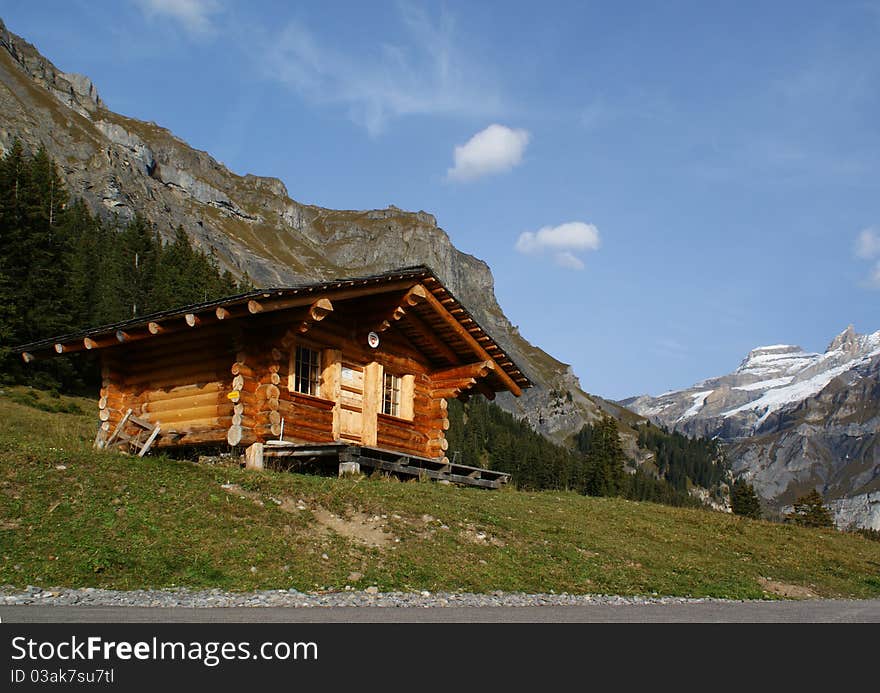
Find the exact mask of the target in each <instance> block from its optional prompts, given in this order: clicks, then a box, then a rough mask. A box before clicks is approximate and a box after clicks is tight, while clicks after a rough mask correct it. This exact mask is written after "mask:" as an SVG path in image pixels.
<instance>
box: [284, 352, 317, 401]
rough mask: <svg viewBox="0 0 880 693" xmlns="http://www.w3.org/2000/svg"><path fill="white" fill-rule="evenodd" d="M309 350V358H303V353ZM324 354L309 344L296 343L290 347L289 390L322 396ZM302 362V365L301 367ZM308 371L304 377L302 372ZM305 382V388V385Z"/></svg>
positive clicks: (311, 395) (309, 395)
mask: <svg viewBox="0 0 880 693" xmlns="http://www.w3.org/2000/svg"><path fill="white" fill-rule="evenodd" d="M305 352H308V355H309V358H308V359H307V360H305V359H302V358H301V354H304V353H305ZM322 360H323V359H322V354H321V350H320V349H315V348H314V347H311V346H309V345H308V344H299V343H297V344H294V345H293V346H292V347H291V349H290V361H289V364H288V373H287V390H288V392H291V393H297V394H300V395H306V396H308V397H321V386H322V381H323V377H322V370H321V367H322V363H321V362H322ZM301 364H302V367H301ZM303 370H307V371H308V375H307V376H306V377H305V379H303V377H302V375H301V372H302V371H303ZM303 382H305V388H306V389H301V388H302V387H303Z"/></svg>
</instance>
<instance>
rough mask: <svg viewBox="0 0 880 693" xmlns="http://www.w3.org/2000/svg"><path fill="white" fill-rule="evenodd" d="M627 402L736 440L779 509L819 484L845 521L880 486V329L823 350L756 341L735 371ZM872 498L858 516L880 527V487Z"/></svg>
mask: <svg viewBox="0 0 880 693" xmlns="http://www.w3.org/2000/svg"><path fill="white" fill-rule="evenodd" d="M622 404H623V405H625V406H627V407H629V408H630V409H632V410H634V411H636V412H637V413H639V414H642V415H643V416H647V417H649V418H650V419H652V420H653V421H655V422H656V423H658V424H661V425H664V426H667V427H668V428H670V429H675V430H678V431H681V432H683V433H686V434H688V435H701V436H709V437H718V438H720V439H721V440H723V441H725V442H727V443H729V445H728V448H727V449H728V458H729V459H730V461H731V463H732V467H733V470H734V473H735V474H737V475H742V476H744V477H746V478H747V479H749V480H750V481H751V482H752V483H753V484H754V485H755V488H756V489H757V490H758V492H759V494H761V495H762V496H763V497H764V498H765V499H766V500H768V501H769V502H770V504H771V505H772V506H775V507H781V506H783V505H785V504H786V503H790V502H791V501H792V500H794V498H795V497H797V496H798V495H800V494H801V493H802V492H804V491H806V490H809V489H810V488H818V489H819V490H820V491H821V492H823V493H824V495H825V496H826V498H827V499H828V500H829V501H832V502H833V503H835V507H836V508H837V507H838V506H840V508H839V513H838V521H839V523H840V524H846V523H847V521H848V520H854V519H855V518H854V517H853V518H849V517H847V511H846V510H845V507H851V506H853V503H852V502H850V501H852V500H853V499H854V498H855V497H856V496H859V497H860V496H861V495H864V494H870V493H871V492H876V491H878V490H880V442H878V441H880V331H878V332H875V333H873V334H868V335H860V334H856V332H855V330H854V329H853V327H852V325H850V326H849V327H848V328H847V329H846V330H844V331H843V332H841V333H840V334H839V335H838V336H837V337H835V338H834V340H833V341H832V342H831V344H829V346H828V348H827V349H826V350H825V352H824V353H821V354H818V353H810V352H806V351H804V350H803V349H801V348H800V347H797V346H792V345H788V344H775V345H772V346H763V347H758V348H757V349H753V350H752V351H751V352H749V355H748V356H747V357H746V358H745V359H744V360H743V362H742V363H741V364H740V365H739V367H738V368H737V369H736V370H735V371H733V372H732V373H730V374H728V375H723V376H720V377H716V378H709V379H708V380H704V381H702V382H700V383H697V384H696V385H694V386H693V387H690V388H687V389H684V390H678V391H674V392H666V393H664V394H662V395H659V396H657V397H650V396H642V397H634V398H630V399H627V400H624V401H623V402H622ZM866 497H867V496H866ZM873 498H874V501H875V502H876V512H874V513H871V512H869V513H867V515H866V514H865V512H863V511H860V513H861V514H860V515H859V518H860V519H859V520H858V522H859V524H861V525H863V526H875V528H878V529H880V494H877V493H874V494H873ZM843 499H850V501H847V502H846V503H843V502H842V501H843ZM862 505H863V504H862ZM859 507H861V506H859ZM841 513H842V514H843V515H842V516H841ZM866 518H867V519H866Z"/></svg>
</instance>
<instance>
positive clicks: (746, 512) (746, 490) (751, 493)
mask: <svg viewBox="0 0 880 693" xmlns="http://www.w3.org/2000/svg"><path fill="white" fill-rule="evenodd" d="M730 506H731V509H732V510H733V513H734V515H742V516H743V517H751V518H752V519H754V520H759V519H761V502H760V500H758V494H757V493H755V487H754V486H752V485H751V484H749V483H746V482H745V481H743V480H742V479H737V480H736V481H735V482H733V486H732V487H731V489H730Z"/></svg>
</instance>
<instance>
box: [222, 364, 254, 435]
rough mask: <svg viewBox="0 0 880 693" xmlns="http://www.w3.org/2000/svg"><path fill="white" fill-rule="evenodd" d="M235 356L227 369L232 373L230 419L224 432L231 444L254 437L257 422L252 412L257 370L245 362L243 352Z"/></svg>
mask: <svg viewBox="0 0 880 693" xmlns="http://www.w3.org/2000/svg"><path fill="white" fill-rule="evenodd" d="M235 358H236V360H235V362H234V363H233V364H232V366H231V367H230V369H229V370H230V373H231V374H232V391H231V392H230V393H229V398H230V401H231V402H232V420H231V421H230V425H229V430H228V431H227V433H226V442H227V443H229V444H230V445H232V446H235V445H241V444H242V443H244V444H249V443H251V442H253V440H255V439H256V436H255V434H254V427H255V425H256V423H257V422H256V421H255V420H254V419H253V412H254V411H255V410H256V401H257V390H258V389H259V387H260V382H259V379H258V377H257V371H255V370H254V368H252V367H251V366H250V365H248V364H247V363H246V360H247V355H246V354H245V352H243V351H239V352H238V353H237V354H236V357H235ZM252 439H253V440H252Z"/></svg>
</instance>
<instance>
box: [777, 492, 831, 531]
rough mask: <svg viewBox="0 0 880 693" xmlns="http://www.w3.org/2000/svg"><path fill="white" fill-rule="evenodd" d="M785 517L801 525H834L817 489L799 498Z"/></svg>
mask: <svg viewBox="0 0 880 693" xmlns="http://www.w3.org/2000/svg"><path fill="white" fill-rule="evenodd" d="M785 519H786V521H788V522H793V523H795V524H796V525H800V526H801V527H834V520H833V518H832V517H831V513H830V512H829V511H828V508H826V507H825V503H824V502H823V501H822V496H821V495H820V494H819V492H818V491H817V490H816V489H813V490H812V491H810V492H809V493H807V494H806V495H803V496H801V497H800V498H798V499H797V500H796V501H795V502H794V509H793V510H792V512H791V513H790V514H789V515H786V516H785Z"/></svg>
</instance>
